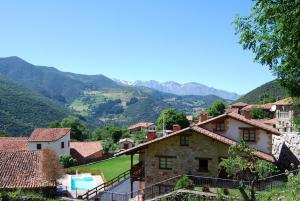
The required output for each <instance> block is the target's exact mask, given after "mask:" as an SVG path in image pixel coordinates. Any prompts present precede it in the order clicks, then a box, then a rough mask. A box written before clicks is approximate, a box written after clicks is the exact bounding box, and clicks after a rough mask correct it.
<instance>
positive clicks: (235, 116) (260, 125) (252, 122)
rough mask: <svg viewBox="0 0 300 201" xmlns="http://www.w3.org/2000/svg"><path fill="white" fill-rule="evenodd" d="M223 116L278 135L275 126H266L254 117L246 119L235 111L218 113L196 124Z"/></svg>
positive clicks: (205, 122) (202, 123)
mask: <svg viewBox="0 0 300 201" xmlns="http://www.w3.org/2000/svg"><path fill="white" fill-rule="evenodd" d="M224 117H225V118H232V119H235V120H238V121H241V122H243V123H245V124H249V125H251V126H254V127H258V128H260V129H262V130H265V131H267V132H269V133H272V134H274V135H280V133H279V131H278V130H276V129H275V128H273V127H271V126H268V125H266V124H263V123H260V122H258V121H256V120H254V119H246V118H245V117H244V116H243V115H240V114H237V113H234V112H229V113H225V114H222V115H219V116H217V117H214V118H211V119H208V120H206V121H203V122H199V123H198V124H197V125H198V126H201V125H204V124H207V123H210V122H213V121H214V120H217V119H220V118H224Z"/></svg>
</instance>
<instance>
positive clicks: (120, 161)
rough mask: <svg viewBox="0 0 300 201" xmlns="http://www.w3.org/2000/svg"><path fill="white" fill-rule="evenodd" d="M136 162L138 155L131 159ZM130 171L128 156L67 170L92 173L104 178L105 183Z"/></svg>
mask: <svg viewBox="0 0 300 201" xmlns="http://www.w3.org/2000/svg"><path fill="white" fill-rule="evenodd" d="M137 162H138V155H135V156H134V157H133V163H134V164H136V163H137ZM129 169H130V156H119V157H116V158H112V159H108V160H105V161H100V162H98V163H94V164H89V165H81V166H77V167H73V168H71V169H68V170H67V172H68V171H72V172H74V171H75V172H76V170H78V172H80V173H92V174H94V175H102V176H104V177H105V179H106V181H109V180H111V179H112V178H114V177H116V176H118V175H119V174H121V173H122V172H125V171H126V170H129Z"/></svg>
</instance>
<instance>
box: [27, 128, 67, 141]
mask: <svg viewBox="0 0 300 201" xmlns="http://www.w3.org/2000/svg"><path fill="white" fill-rule="evenodd" d="M70 130H71V129H70V128H37V129H35V130H34V131H33V132H32V134H31V136H30V137H29V140H28V141H29V142H53V141H57V140H59V139H60V138H62V137H64V136H65V135H67V134H68V133H69V132H70Z"/></svg>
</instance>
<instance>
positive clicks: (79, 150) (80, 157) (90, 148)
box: [70, 141, 104, 164]
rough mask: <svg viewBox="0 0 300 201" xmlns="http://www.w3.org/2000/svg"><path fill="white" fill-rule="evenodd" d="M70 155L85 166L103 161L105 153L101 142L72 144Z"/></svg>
mask: <svg viewBox="0 0 300 201" xmlns="http://www.w3.org/2000/svg"><path fill="white" fill-rule="evenodd" d="M70 154H71V156H72V157H73V158H75V159H76V160H77V161H78V162H79V163H80V164H83V163H90V162H95V161H99V160H101V159H102V157H103V154H104V152H103V148H102V144H101V142H100V141H93V142H71V143H70Z"/></svg>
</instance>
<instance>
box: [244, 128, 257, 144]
mask: <svg viewBox="0 0 300 201" xmlns="http://www.w3.org/2000/svg"><path fill="white" fill-rule="evenodd" d="M243 140H244V141H245V142H255V141H256V132H255V130H254V129H243Z"/></svg>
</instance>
